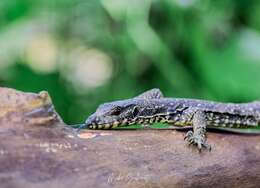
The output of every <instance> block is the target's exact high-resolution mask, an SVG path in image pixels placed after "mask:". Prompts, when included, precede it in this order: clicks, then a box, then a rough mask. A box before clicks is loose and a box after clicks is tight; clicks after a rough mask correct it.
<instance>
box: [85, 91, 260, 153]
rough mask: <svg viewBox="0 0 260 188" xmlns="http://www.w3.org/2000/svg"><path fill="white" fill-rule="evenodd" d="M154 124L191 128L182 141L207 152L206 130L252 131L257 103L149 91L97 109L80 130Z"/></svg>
mask: <svg viewBox="0 0 260 188" xmlns="http://www.w3.org/2000/svg"><path fill="white" fill-rule="evenodd" d="M155 122H161V123H168V124H171V125H174V126H180V127H185V126H193V131H189V132H188V133H187V134H186V136H185V139H186V140H187V141H188V142H189V143H190V144H193V145H196V146H197V147H198V149H199V150H201V148H207V149H211V147H210V145H208V144H207V143H206V127H224V128H225V127H227V128H249V127H256V126H257V125H258V124H259V122H260V102H251V103H241V104H234V103H220V102H211V101H205V100H196V99H182V98H179V99H176V98H165V97H163V95H162V93H161V91H160V90H159V89H152V90H149V91H147V92H145V93H143V94H141V95H139V96H137V97H135V98H132V99H127V100H120V101H115V102H111V103H105V104H102V105H100V106H99V107H98V109H97V111H96V112H95V113H94V114H92V115H91V116H90V117H89V118H88V119H87V120H86V122H85V124H84V125H83V126H81V127H80V128H89V129H111V128H116V127H119V126H127V125H132V124H136V123H138V124H144V125H150V124H152V123H155Z"/></svg>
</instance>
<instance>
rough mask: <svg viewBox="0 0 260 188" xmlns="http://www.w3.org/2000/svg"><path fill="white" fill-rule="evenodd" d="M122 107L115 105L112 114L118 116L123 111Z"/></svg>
mask: <svg viewBox="0 0 260 188" xmlns="http://www.w3.org/2000/svg"><path fill="white" fill-rule="evenodd" d="M121 110H122V109H121V108H120V107H118V106H117V107H115V108H114V109H113V110H112V111H111V112H110V115H112V116H118V115H119V114H120V113H121Z"/></svg>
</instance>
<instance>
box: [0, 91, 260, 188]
mask: <svg viewBox="0 0 260 188" xmlns="http://www.w3.org/2000/svg"><path fill="white" fill-rule="evenodd" d="M87 102H88V101H86V103H87ZM184 134H185V133H184V132H180V131H174V130H109V131H105V130H95V131H90V130H83V131H81V132H80V133H79V134H78V133H77V132H76V131H75V130H74V129H72V128H70V127H69V126H67V125H65V124H64V123H63V121H62V120H61V118H60V117H59V115H58V114H57V113H56V112H55V109H54V107H53V105H52V102H51V99H50V97H49V95H48V93H47V92H40V93H39V94H34V93H24V92H19V91H16V90H13V89H8V88H0V187H8V188H13V187H14V188H15V187H22V188H30V187H33V188H46V187H47V188H59V187H65V188H66V187H79V188H81V187H82V188H84V187H86V188H92V187H120V188H121V187H122V188H124V187H136V188H141V187H152V188H153V187H162V188H172V187H241V188H242V187H243V188H244V187H260V136H259V135H241V134H240V135H239V134H227V133H212V132H209V133H208V142H209V143H210V144H211V145H212V151H211V152H209V151H206V150H204V151H202V152H198V151H197V149H196V148H194V147H189V146H188V145H187V143H186V142H185V141H184V140H183V135H184Z"/></svg>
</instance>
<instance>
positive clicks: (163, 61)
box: [0, 0, 260, 124]
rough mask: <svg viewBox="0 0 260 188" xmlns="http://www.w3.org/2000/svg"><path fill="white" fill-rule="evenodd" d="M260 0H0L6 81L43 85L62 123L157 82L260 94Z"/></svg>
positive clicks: (176, 89) (168, 89)
mask: <svg viewBox="0 0 260 188" xmlns="http://www.w3.org/2000/svg"><path fill="white" fill-rule="evenodd" d="M259 16H260V2H259V1H253V0H250V1H245V0H239V1H234V0H219V1H209V0H205V1H201V0H165V1H159V0H158V1H156V0H154V1H151V0H143V1H137V0H132V1H126V0H102V1H98V0H87V1H85V0H74V1H70V0H45V1H32V0H1V2H0V83H1V86H6V87H13V88H16V89H19V90H23V91H32V92H38V91H41V90H47V91H48V92H49V93H50V95H51V96H52V98H53V102H54V104H55V106H56V109H57V111H58V112H59V113H60V114H61V116H62V117H63V119H64V120H65V122H66V123H70V124H73V123H79V122H83V121H84V119H85V118H86V117H87V116H88V115H89V114H90V113H92V112H93V111H94V110H95V109H96V107H97V106H98V105H99V104H100V103H103V102H106V101H112V100H116V99H122V98H129V97H133V96H135V95H137V94H138V93H141V92H143V91H145V90H148V89H150V88H153V87H158V88H160V89H161V90H162V91H163V93H164V94H165V95H166V96H172V97H194V98H203V99H211V100H218V101H233V102H245V101H250V100H257V99H259V98H260V53H259V52H260V19H259Z"/></svg>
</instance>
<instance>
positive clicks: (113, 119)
mask: <svg viewBox="0 0 260 188" xmlns="http://www.w3.org/2000/svg"><path fill="white" fill-rule="evenodd" d="M161 98H163V96H162V93H161V91H160V90H159V89H152V90H149V91H146V92H144V93H142V94H141V95H138V96H137V97H134V98H132V99H126V100H120V101H114V102H110V103H104V104H102V105H100V106H99V107H98V108H97V110H96V112H95V113H94V114H92V115H91V116H90V117H89V118H88V119H87V120H86V122H85V127H87V128H90V129H109V128H115V127H118V126H125V125H131V124H135V123H152V122H155V121H156V120H159V119H155V115H156V114H159V113H161V114H162V113H163V112H165V110H166V108H165V107H164V105H161V102H160V99H161ZM149 117H150V118H149Z"/></svg>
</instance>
